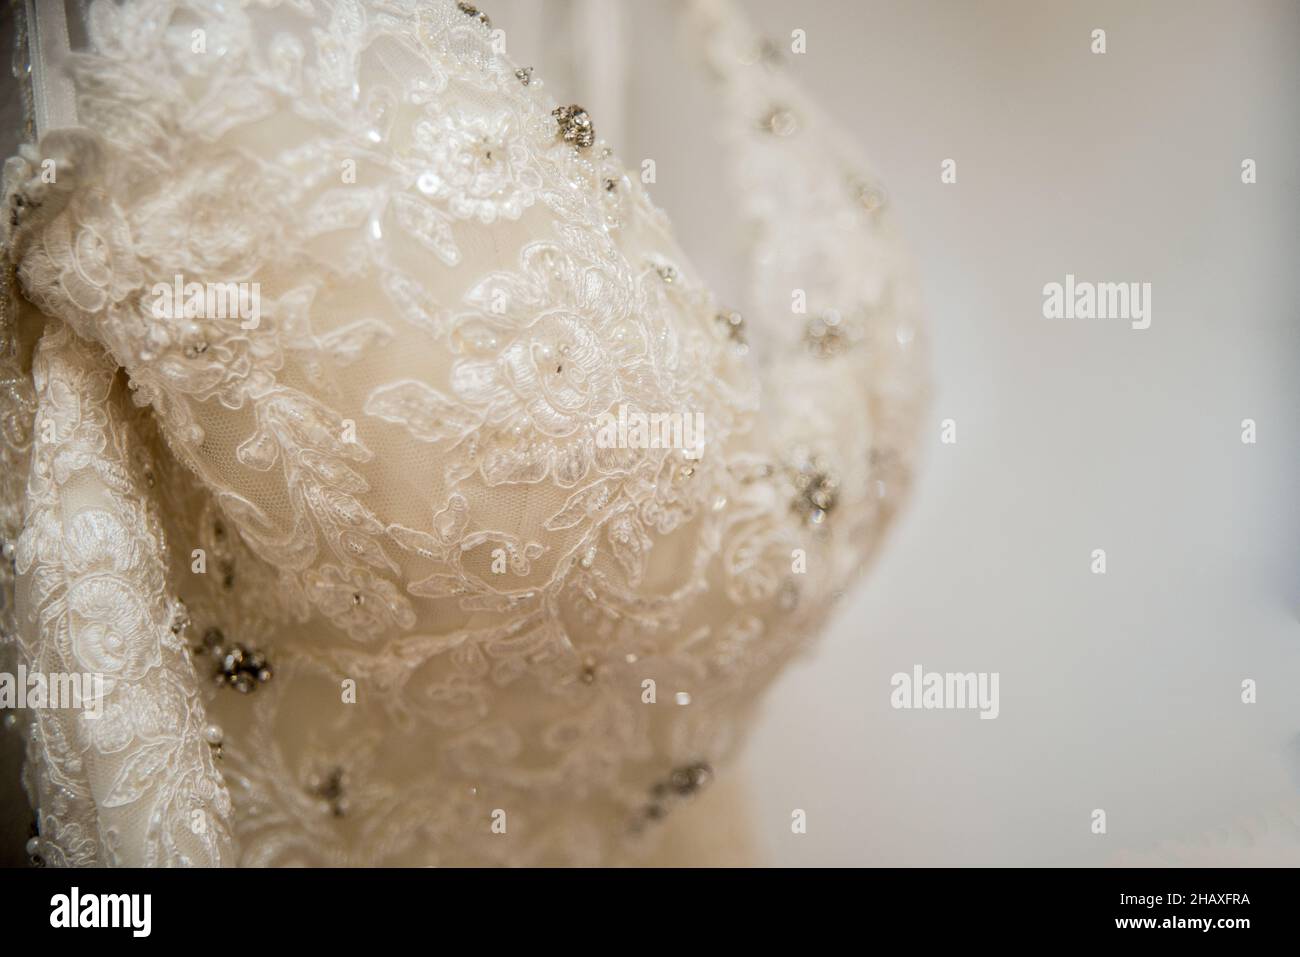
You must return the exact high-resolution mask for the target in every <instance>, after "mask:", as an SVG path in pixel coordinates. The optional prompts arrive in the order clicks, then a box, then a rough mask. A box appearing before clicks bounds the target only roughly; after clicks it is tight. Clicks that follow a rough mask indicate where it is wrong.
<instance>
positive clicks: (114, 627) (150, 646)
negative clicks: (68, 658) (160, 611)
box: [68, 575, 161, 681]
mask: <svg viewBox="0 0 1300 957" xmlns="http://www.w3.org/2000/svg"><path fill="white" fill-rule="evenodd" d="M68 611H69V621H68V628H69V631H70V632H71V635H72V652H73V655H74V658H75V660H76V661H77V663H78V664H79V665H81V667H82V668H84V669H85V670H87V671H91V672H101V673H102V674H104V675H105V676H106V677H111V678H122V679H124V680H127V681H133V680H136V679H139V678H141V677H143V676H144V674H145V672H147V671H148V670H149V669H150V668H152V667H154V666H155V665H157V664H158V663H159V661H160V660H161V658H160V656H159V651H158V640H157V637H156V636H155V635H154V634H153V633H152V630H151V629H152V621H151V620H150V616H149V608H148V606H147V605H146V604H145V602H144V600H143V599H142V597H141V596H140V594H139V593H138V592H137V591H136V590H135V589H134V588H132V587H131V584H130V583H129V582H128V581H126V580H124V579H122V578H119V577H117V576H115V575H91V576H88V577H85V578H82V579H80V580H78V581H76V582H74V583H73V584H72V585H71V586H70V587H69V588H68Z"/></svg>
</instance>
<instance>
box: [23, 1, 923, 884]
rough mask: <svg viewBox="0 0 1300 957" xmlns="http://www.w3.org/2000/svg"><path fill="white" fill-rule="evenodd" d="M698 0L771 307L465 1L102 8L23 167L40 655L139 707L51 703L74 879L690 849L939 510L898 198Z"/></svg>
mask: <svg viewBox="0 0 1300 957" xmlns="http://www.w3.org/2000/svg"><path fill="white" fill-rule="evenodd" d="M688 7H689V13H690V15H691V16H692V17H694V18H695V20H694V23H695V25H696V30H697V33H698V35H699V36H700V37H701V38H702V39H703V41H704V42H703V44H702V51H703V55H704V56H705V57H706V58H707V60H708V62H709V63H710V65H711V67H712V69H713V71H714V75H715V77H716V87H715V93H716V107H717V116H718V131H719V132H720V134H721V136H722V140H723V142H724V144H725V148H726V150H727V151H728V159H729V164H730V168H731V169H732V170H733V171H734V175H733V177H732V183H731V186H732V188H734V189H735V190H736V197H737V200H736V205H737V210H738V218H739V221H740V223H741V225H742V226H743V230H744V232H745V234H746V235H747V236H748V237H750V241H751V245H750V246H749V251H748V255H749V257H750V263H751V270H750V276H749V283H748V288H747V295H746V299H747V301H745V302H741V303H720V302H718V301H717V300H716V299H715V297H714V296H713V294H712V293H711V292H710V288H709V285H708V282H707V280H706V279H705V278H704V277H701V276H699V275H697V274H696V273H695V272H694V271H693V269H692V267H691V264H690V262H689V261H687V259H686V257H685V256H684V255H683V253H682V252H681V250H680V249H679V247H678V246H677V244H676V242H675V241H674V239H673V235H672V229H671V224H670V223H669V222H668V219H667V217H666V216H665V214H664V213H663V212H662V211H660V210H659V209H657V208H656V207H655V206H654V205H653V204H652V202H651V200H650V198H649V196H648V194H647V192H646V189H645V187H644V186H643V184H642V182H641V178H640V175H639V171H638V170H637V169H636V168H635V167H633V168H632V169H625V167H624V166H623V165H622V164H621V163H620V162H619V159H618V157H617V156H616V155H615V154H614V152H613V150H612V149H611V148H610V147H609V146H608V145H607V144H605V143H604V142H603V141H602V140H601V139H600V131H601V126H600V116H599V115H595V116H593V117H591V122H592V124H593V125H594V129H595V141H594V142H593V143H592V144H591V145H584V144H583V143H582V141H581V136H580V135H570V136H569V137H566V136H565V135H564V134H565V132H566V130H567V131H569V132H570V133H571V134H572V133H574V131H575V130H576V131H577V133H578V134H580V133H581V129H580V127H575V126H573V124H572V122H568V123H567V124H566V114H561V116H560V117H558V118H557V116H556V115H555V113H554V110H555V108H556V107H557V106H563V105H567V104H560V103H557V102H555V101H554V100H553V99H552V97H551V95H550V90H549V89H548V88H547V87H546V85H545V83H544V78H542V77H540V76H536V75H533V74H531V73H529V72H528V71H526V70H521V66H522V65H521V64H518V63H515V62H513V61H511V60H510V59H509V58H508V57H506V56H505V55H503V54H501V53H500V52H499V48H498V45H497V44H495V43H494V33H493V31H494V30H495V29H498V28H499V27H502V26H504V27H505V28H507V29H508V24H504V25H498V24H492V23H490V22H486V17H485V15H482V14H479V13H478V11H475V10H473V9H472V8H466V5H464V4H456V3H454V2H450V0H446V2H443V0H439V2H415V0H365V2H363V0H283V2H276V0H256V2H249V3H244V4H231V3H225V2H217V0H128V2H123V3H114V2H106V0H93V2H90V3H88V4H86V5H85V6H84V8H83V9H82V10H81V12H80V13H79V15H78V17H77V18H76V19H77V23H76V27H77V30H78V31H81V32H84V35H85V41H84V43H83V44H76V43H74V47H75V49H73V50H72V51H71V53H70V54H69V55H67V56H66V57H64V58H61V59H60V61H59V63H58V64H57V65H56V67H57V69H59V70H61V71H64V72H63V74H62V75H64V76H65V77H66V78H67V80H69V81H70V83H71V86H72V89H73V90H75V123H74V124H72V125H66V126H58V127H55V128H51V129H46V130H40V131H39V133H40V136H39V143H38V144H37V143H32V144H30V145H28V146H26V147H24V149H23V150H22V152H21V154H20V155H19V156H17V157H15V158H13V159H11V160H10V161H9V163H8V164H7V166H6V168H5V183H4V190H5V201H6V204H7V210H6V213H7V215H6V224H5V227H4V228H5V234H4V243H5V249H6V252H7V257H8V261H9V270H8V273H9V283H10V286H11V287H12V292H13V293H14V295H13V296H12V297H11V298H12V300H13V301H12V302H11V303H9V308H8V309H7V311H6V314H5V318H4V327H3V345H4V350H3V351H4V356H3V367H2V368H0V383H2V388H0V394H2V398H0V412H2V413H3V420H2V424H3V430H2V434H3V443H2V444H0V455H2V456H3V463H0V464H3V467H4V479H3V487H2V492H3V502H2V513H0V525H2V528H0V535H2V536H3V538H4V540H5V542H6V543H8V544H9V545H11V546H12V547H11V548H7V553H11V555H12V568H11V569H10V568H9V567H8V564H7V563H6V574H7V573H8V571H10V570H12V572H13V575H12V576H8V577H7V579H6V582H5V587H6V591H12V596H9V595H7V596H6V598H7V599H8V598H9V597H12V599H13V600H12V601H9V600H6V605H5V621H4V623H3V631H4V635H5V639H6V641H7V642H9V643H10V644H11V645H13V647H14V648H15V649H16V651H17V656H18V659H19V660H20V661H21V662H23V663H24V664H25V665H26V666H27V667H28V668H31V669H35V670H40V671H43V672H47V673H56V672H94V673H97V674H102V675H104V677H105V697H104V703H103V709H102V711H103V713H102V715H100V716H99V717H97V718H91V717H90V716H88V715H87V714H85V713H82V712H78V711H68V710H56V709H36V710H33V711H32V712H31V713H30V714H29V715H28V720H27V723H26V733H27V737H28V768H27V783H28V787H29V791H30V793H31V796H32V801H33V803H34V805H35V806H36V807H37V808H38V812H39V822H40V834H39V841H38V845H37V846H38V853H39V856H40V857H41V858H42V859H43V860H44V861H45V862H46V863H50V864H66V865H73V866H77V865H91V864H127V865H142V864H143V865H218V864H227V865H228V864H241V865H288V864H307V865H363V864H366V865H368V864H447V865H480V864H508V865H530V864H610V863H629V862H638V861H656V860H657V858H655V857H654V854H655V847H656V845H657V844H658V843H659V842H660V840H661V838H662V835H663V833H664V832H665V830H666V829H668V828H670V827H671V823H670V822H671V821H672V820H673V819H674V816H682V814H683V813H684V808H685V806H686V805H688V804H690V803H692V802H693V801H694V799H695V798H696V796H697V795H698V793H699V792H700V791H701V790H703V789H705V788H706V787H707V786H708V785H709V784H710V782H711V781H712V780H713V778H714V777H716V776H717V775H719V774H726V773H727V765H728V763H729V761H730V759H731V758H732V757H733V755H734V753H735V750H736V747H737V745H738V744H739V743H740V741H741V740H742V739H743V734H744V730H745V727H746V725H747V723H748V721H749V718H750V715H751V713H752V710H753V707H754V706H755V703H756V701H757V700H758V696H759V694H760V692H761V691H762V689H763V688H764V687H765V686H766V685H767V684H768V683H769V682H770V681H771V680H772V679H773V677H774V676H775V675H776V674H778V673H779V671H780V669H781V667H782V666H783V665H784V664H785V663H786V662H787V661H788V660H789V659H790V657H791V656H792V655H793V654H795V653H796V652H797V651H799V650H800V649H801V648H804V647H805V646H806V644H807V642H808V641H809V640H810V639H811V638H812V637H814V636H815V635H816V634H817V632H818V631H819V630H820V628H821V627H822V625H823V623H824V621H825V619H826V616H827V615H828V614H829V611H830V609H831V608H832V606H833V602H834V599H835V598H837V597H838V596H839V595H840V594H842V593H843V591H844V590H845V589H846V588H847V587H848V586H849V585H850V584H851V583H852V582H853V580H854V579H855V578H856V577H857V575H858V574H859V573H860V572H861V570H862V569H863V567H864V565H865V563H866V562H867V560H868V559H869V557H870V556H871V554H872V553H873V551H874V549H875V548H876V547H877V545H878V544H879V542H880V540H881V537H882V534H883V532H884V530H885V528H886V527H887V525H888V522H889V520H890V518H891V516H892V515H893V514H894V513H895V511H896V509H897V508H898V506H899V503H900V501H901V500H902V497H903V495H904V493H905V491H906V488H907V486H908V482H909V479H910V475H911V472H912V460H913V453H914V436H915V431H916V425H917V420H918V417H919V415H920V412H921V410H922V408H923V405H924V395H925V389H924V374H923V369H924V349H923V335H922V329H921V325H920V320H919V308H918V303H917V298H916V290H915V284H914V282H913V280H912V278H911V275H910V267H909V264H908V261H907V259H906V256H905V255H904V253H903V252H902V250H901V248H900V245H899V243H898V241H897V239H896V237H895V234H894V232H893V228H892V226H891V224H890V219H889V214H888V212H887V210H884V209H882V208H881V202H882V199H883V193H882V192H881V191H880V190H879V187H878V185H877V184H876V183H875V180H874V178H873V177H872V176H871V174H870V171H869V170H867V169H866V168H865V167H864V166H863V164H862V163H861V161H860V160H859V159H858V157H857V155H856V152H855V150H854V149H853V148H852V147H850V146H849V145H847V144H845V143H844V142H842V140H841V139H840V137H839V135H838V134H837V132H836V131H835V128H834V127H833V125H832V124H830V123H829V122H828V121H827V120H826V119H825V118H824V117H823V116H822V115H821V114H820V112H819V110H818V109H817V108H816V106H815V104H813V103H811V102H810V101H808V100H807V99H806V98H805V97H804V96H802V94H801V93H800V92H799V91H798V90H797V89H796V88H795V87H794V86H793V85H792V84H791V83H789V81H788V80H787V79H786V78H785V77H784V76H783V75H782V73H781V71H780V69H779V67H777V66H775V64H774V62H773V57H772V56H771V51H770V50H769V49H768V48H767V47H765V46H763V45H762V44H761V43H760V42H759V40H758V38H757V37H756V36H754V35H753V34H752V32H751V31H750V30H749V28H748V27H747V26H746V25H745V24H744V22H743V21H742V19H741V18H740V17H739V16H738V15H737V12H736V11H735V10H734V9H733V8H732V7H730V6H729V5H727V4H724V3H718V2H710V0H702V2H697V3H693V4H689V5H688ZM200 48H201V49H200ZM36 75H37V76H38V77H39V75H40V74H39V71H37V74H36ZM628 122H635V117H630V118H628ZM51 169H53V170H55V171H56V172H55V175H53V176H50V175H49V173H48V171H49V170H51ZM188 283H199V284H206V285H208V286H226V285H228V284H241V283H242V284H247V285H246V286H245V287H244V288H256V289H257V290H258V295H259V301H260V315H259V317H258V320H257V322H256V324H255V325H251V326H250V324H249V321H248V317H247V316H240V315H234V316H215V317H214V316H209V315H191V316H188V317H186V316H185V315H183V314H181V315H179V316H177V315H175V310H172V312H170V313H169V312H168V311H167V310H162V313H163V314H160V311H159V309H158V303H159V301H160V297H162V296H163V295H164V293H163V292H160V288H161V287H168V286H173V285H175V284H188ZM182 312H183V310H182ZM620 409H623V410H624V411H627V410H631V411H632V412H634V413H635V412H640V413H646V414H651V413H661V414H673V415H679V416H692V417H698V418H692V421H693V422H694V421H698V422H701V423H702V424H703V438H702V441H701V442H700V443H699V444H698V445H697V446H694V447H691V446H688V447H641V445H640V444H639V443H637V442H636V441H633V440H630V439H627V438H626V437H620V440H619V441H618V442H616V443H613V445H612V447H611V443H610V442H608V441H605V440H604V438H602V429H603V428H605V427H606V426H607V424H608V422H609V420H610V419H609V417H610V415H611V414H617V413H618V412H619V410H620ZM608 434H609V433H608V431H606V432H605V433H604V437H605V438H607V437H608ZM232 650H235V651H238V652H239V653H240V654H243V655H244V656H245V657H244V660H245V662H247V661H249V660H257V659H255V658H252V657H251V656H253V655H254V653H256V654H257V655H260V656H263V657H264V658H265V666H264V667H261V668H256V667H255V668H254V671H255V672H260V674H254V675H252V677H250V678H248V680H247V681H245V683H244V686H245V687H246V688H247V689H248V691H247V693H240V691H239V690H236V688H234V687H231V682H230V681H228V680H227V681H225V682H224V683H223V682H221V681H219V680H217V679H218V678H220V675H221V674H222V669H223V668H225V669H226V671H227V672H228V671H229V663H230V660H231V659H230V658H229V655H230V654H231V653H232ZM214 676H215V677H214ZM246 677H247V676H246ZM668 843H669V844H671V843H672V841H671V840H670V841H669V842H668Z"/></svg>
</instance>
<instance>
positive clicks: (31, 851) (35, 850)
mask: <svg viewBox="0 0 1300 957" xmlns="http://www.w3.org/2000/svg"><path fill="white" fill-rule="evenodd" d="M40 853H41V839H40V838H39V837H33V838H30V839H28V841H27V856H28V857H39V856H40Z"/></svg>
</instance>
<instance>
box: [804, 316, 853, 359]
mask: <svg viewBox="0 0 1300 957" xmlns="http://www.w3.org/2000/svg"><path fill="white" fill-rule="evenodd" d="M803 341H804V345H806V346H807V347H808V351H809V352H811V353H812V354H813V355H815V356H817V357H819V358H822V359H828V358H830V357H831V356H834V355H838V354H839V353H841V352H843V351H844V347H845V346H847V345H848V341H849V340H848V336H847V335H846V333H845V330H844V324H843V320H842V319H841V318H840V314H839V313H838V312H835V311H833V310H827V311H826V312H823V313H822V314H821V315H819V316H813V317H812V318H810V319H809V320H808V325H807V326H805V327H804V333H803Z"/></svg>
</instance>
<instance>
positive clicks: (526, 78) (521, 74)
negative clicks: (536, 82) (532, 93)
mask: <svg viewBox="0 0 1300 957" xmlns="http://www.w3.org/2000/svg"><path fill="white" fill-rule="evenodd" d="M515 79H516V80H518V81H519V82H520V83H522V84H523V85H524V86H528V85H529V84H530V83H532V82H533V68H532V67H530V66H521V67H520V68H519V69H517V70H515Z"/></svg>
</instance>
